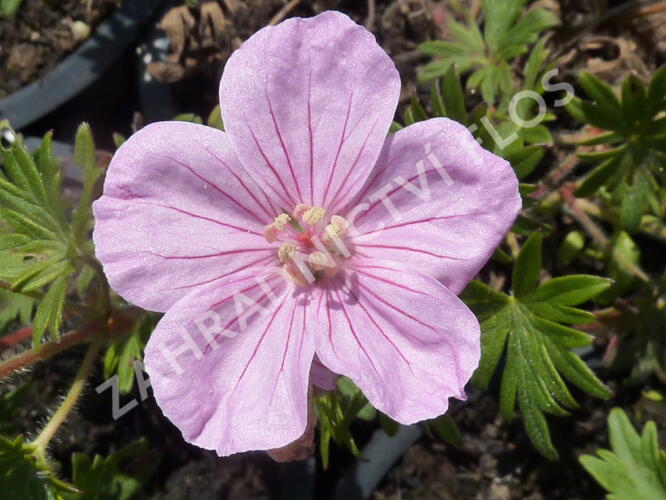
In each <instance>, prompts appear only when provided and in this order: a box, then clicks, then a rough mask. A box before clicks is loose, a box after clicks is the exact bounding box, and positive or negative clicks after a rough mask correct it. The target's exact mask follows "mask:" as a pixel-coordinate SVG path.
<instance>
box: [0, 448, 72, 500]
mask: <svg viewBox="0 0 666 500" xmlns="http://www.w3.org/2000/svg"><path fill="white" fill-rule="evenodd" d="M0 491H2V492H3V495H5V494H9V495H11V497H6V498H16V499H21V500H23V499H26V500H27V499H29V500H60V499H62V498H63V497H64V495H67V496H68V497H69V495H72V494H73V495H74V496H76V495H77V494H78V493H79V491H78V490H77V489H76V488H75V487H73V486H72V485H69V484H67V483H64V482H62V481H60V480H58V479H57V477H56V476H55V475H54V473H53V471H51V470H49V469H48V468H47V467H46V466H45V465H44V464H42V463H41V462H40V461H37V460H36V459H35V457H34V456H33V455H32V449H31V448H30V446H29V445H26V444H24V442H23V438H22V437H18V438H16V439H15V440H10V439H7V438H5V437H3V436H0Z"/></svg>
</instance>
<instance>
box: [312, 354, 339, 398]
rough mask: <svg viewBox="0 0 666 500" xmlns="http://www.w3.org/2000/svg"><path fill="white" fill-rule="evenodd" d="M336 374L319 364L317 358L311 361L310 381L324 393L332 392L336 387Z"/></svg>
mask: <svg viewBox="0 0 666 500" xmlns="http://www.w3.org/2000/svg"><path fill="white" fill-rule="evenodd" d="M337 380H338V374H337V373H333V372H332V371H331V370H329V369H328V368H326V367H325V366H324V365H322V364H321V361H319V358H318V357H317V356H315V357H314V360H313V361H312V368H310V381H311V382H312V383H313V384H314V385H315V386H317V387H319V388H320V389H323V390H325V391H334V390H335V388H336V387H337V385H336V382H337Z"/></svg>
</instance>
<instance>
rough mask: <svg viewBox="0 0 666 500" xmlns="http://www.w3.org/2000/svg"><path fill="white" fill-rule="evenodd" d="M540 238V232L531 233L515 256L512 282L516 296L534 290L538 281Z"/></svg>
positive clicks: (521, 295)
mask: <svg viewBox="0 0 666 500" xmlns="http://www.w3.org/2000/svg"><path fill="white" fill-rule="evenodd" d="M542 240H543V235H542V234H541V233H540V232H535V233H532V235H531V236H530V237H529V238H528V239H527V241H526V242H525V244H524V245H523V247H522V248H521V249H520V253H519V254H518V257H516V265H515V266H514V268H513V277H512V282H513V293H514V295H515V296H516V297H518V298H521V297H523V296H525V295H527V294H529V293H531V292H532V291H534V289H535V288H536V286H537V283H538V282H539V272H540V270H541V242H542Z"/></svg>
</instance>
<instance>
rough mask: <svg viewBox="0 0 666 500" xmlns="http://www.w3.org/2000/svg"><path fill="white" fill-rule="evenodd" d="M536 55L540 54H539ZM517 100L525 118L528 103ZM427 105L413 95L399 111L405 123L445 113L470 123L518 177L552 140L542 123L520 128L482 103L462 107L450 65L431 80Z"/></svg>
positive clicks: (456, 78) (531, 167) (395, 125)
mask: <svg viewBox="0 0 666 500" xmlns="http://www.w3.org/2000/svg"><path fill="white" fill-rule="evenodd" d="M533 55H534V54H533ZM537 56H538V57H541V55H539V54H537ZM530 79H536V76H534V75H531V76H530ZM530 102H531V103H533V101H530ZM521 103H523V104H527V102H526V101H520V103H519V105H518V109H517V110H516V112H517V113H519V114H520V116H523V117H525V118H528V116H527V115H528V113H529V107H526V106H521V105H520V104H521ZM428 105H429V107H430V109H431V112H430V113H428V112H427V111H426V110H425V108H424V107H423V105H422V104H421V103H420V102H419V100H418V99H417V98H416V97H413V98H412V100H411V103H410V105H409V106H407V107H406V108H405V111H404V114H403V122H404V125H405V126H409V125H411V124H413V123H416V122H419V121H424V120H427V119H428V118H430V117H445V118H451V119H452V120H455V121H457V122H459V123H462V124H463V125H466V126H468V127H471V129H470V130H474V131H475V135H476V136H478V139H479V140H480V142H481V144H482V145H483V146H484V147H485V148H486V149H488V150H490V151H492V152H493V153H495V154H497V155H500V156H502V157H503V158H504V159H506V160H507V161H509V162H510V163H511V165H512V166H513V168H514V170H515V172H516V175H517V176H518V178H519V179H523V178H525V177H527V176H528V175H529V174H531V173H532V172H533V171H534V169H535V168H536V167H537V165H538V164H539V162H540V161H541V159H542V158H543V156H544V153H545V149H544V147H543V145H544V144H549V143H550V142H552V139H551V137H550V133H549V132H548V130H547V129H546V127H544V126H543V125H537V126H535V127H532V128H530V129H521V128H520V127H518V126H517V125H516V124H514V123H513V122H512V121H511V120H509V119H508V116H506V115H505V114H503V113H502V112H500V110H494V111H492V112H491V110H490V109H489V108H488V107H487V106H486V105H485V104H480V105H478V106H477V107H475V108H474V109H473V110H472V111H471V112H469V113H468V112H467V110H466V107H465V93H464V91H463V88H462V84H461V82H460V78H459V76H458V75H457V74H456V71H455V69H454V68H453V67H449V68H448V69H447V71H446V73H445V74H444V76H443V78H442V79H441V83H440V80H436V81H434V82H433V83H432V86H431V90H430V98H429V102H428ZM505 107H506V106H505ZM491 118H493V119H494V120H495V122H496V123H495V124H493V123H492V122H491ZM545 119H549V117H548V116H547V117H545ZM402 127H403V126H402V125H401V124H399V123H397V122H394V123H393V126H392V128H391V131H392V132H396V131H397V130H400V129H401V128H402ZM526 130H531V131H532V133H530V134H526V133H525V131H526ZM534 131H536V133H535V132H534ZM504 139H506V142H504ZM509 139H511V140H509Z"/></svg>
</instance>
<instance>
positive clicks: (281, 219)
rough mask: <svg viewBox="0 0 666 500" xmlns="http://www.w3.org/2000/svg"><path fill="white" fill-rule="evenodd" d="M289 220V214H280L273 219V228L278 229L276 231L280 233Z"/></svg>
mask: <svg viewBox="0 0 666 500" xmlns="http://www.w3.org/2000/svg"><path fill="white" fill-rule="evenodd" d="M290 219H291V217H290V216H289V214H285V213H281V214H280V215H278V216H277V217H276V218H275V220H273V224H275V227H277V228H278V231H282V230H283V229H284V226H285V225H286V224H287V222H289V220H290Z"/></svg>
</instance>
